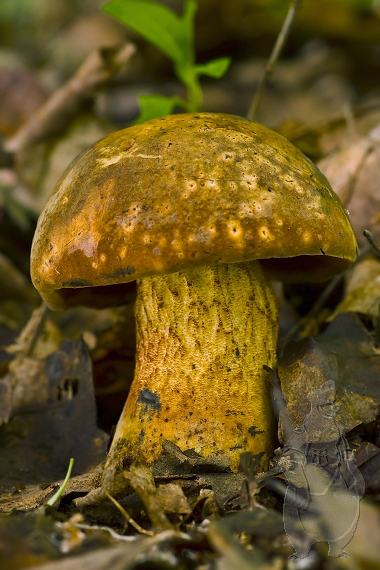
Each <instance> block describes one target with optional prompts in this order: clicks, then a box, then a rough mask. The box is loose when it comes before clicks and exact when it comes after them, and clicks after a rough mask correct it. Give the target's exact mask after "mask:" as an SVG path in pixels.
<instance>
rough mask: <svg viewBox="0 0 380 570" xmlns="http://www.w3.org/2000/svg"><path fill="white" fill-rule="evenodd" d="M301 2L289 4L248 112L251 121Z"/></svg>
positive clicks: (297, 0) (295, 1) (296, 0)
mask: <svg viewBox="0 0 380 570" xmlns="http://www.w3.org/2000/svg"><path fill="white" fill-rule="evenodd" d="M300 3H301V0H292V2H291V4H290V6H289V10H288V13H287V15H286V18H285V20H284V23H283V25H282V28H281V31H280V33H279V35H278V37H277V40H276V43H275V45H274V48H273V50H272V53H271V55H270V58H269V59H268V61H267V64H266V66H265V70H264V73H263V75H262V77H261V79H260V81H259V85H258V87H257V90H256V93H255V96H254V98H253V100H252V103H251V106H250V108H249V111H248V113H247V119H248V120H249V121H254V119H255V117H256V115H257V111H258V109H259V107H260V103H261V99H262V97H263V93H264V91H265V87H266V84H267V81H268V79H269V77H270V76H271V74H272V73H273V69H274V66H275V64H276V62H277V60H278V58H279V57H280V55H281V52H282V49H283V47H284V45H285V42H286V40H287V37H288V35H289V32H290V28H291V26H292V24H293V21H294V17H295V15H296V13H297V10H298V8H299V6H300Z"/></svg>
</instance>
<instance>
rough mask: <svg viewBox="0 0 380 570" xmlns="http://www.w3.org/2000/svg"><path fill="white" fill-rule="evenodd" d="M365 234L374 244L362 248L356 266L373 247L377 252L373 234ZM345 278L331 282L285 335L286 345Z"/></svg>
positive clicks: (339, 277) (318, 310)
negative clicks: (306, 312)
mask: <svg viewBox="0 0 380 570" xmlns="http://www.w3.org/2000/svg"><path fill="white" fill-rule="evenodd" d="M363 234H364V235H365V237H366V238H367V239H368V241H370V240H371V239H372V242H371V241H370V243H371V245H369V244H368V245H365V246H363V247H362V249H361V250H360V252H359V254H358V256H357V258H356V261H355V264H354V266H355V265H357V264H358V263H359V262H360V261H361V260H362V259H363V258H364V257H365V256H366V255H368V253H370V252H371V249H372V247H373V248H374V249H375V250H376V244H375V242H374V240H373V237H372V235H371V233H370V232H369V231H368V230H364V232H363ZM367 234H369V236H371V237H368V235H367ZM374 244H375V245H374ZM377 251H379V249H377ZM379 253H380V251H379ZM344 276H345V274H344V273H341V274H340V275H336V276H335V277H334V278H333V279H332V280H331V281H330V282H329V284H328V285H327V286H326V287H325V288H324V289H323V291H322V293H321V294H320V295H319V297H318V299H317V300H316V302H315V303H314V305H313V306H312V308H311V309H310V311H309V312H308V314H307V315H306V316H305V317H304V318H302V319H300V320H299V321H298V322H297V323H296V324H295V325H294V326H293V327H292V328H291V329H290V331H288V332H287V334H286V335H285V337H284V339H283V340H284V343H285V344H286V342H287V341H288V340H289V339H290V338H293V337H294V335H296V334H297V333H298V331H299V330H300V329H301V328H302V326H303V325H304V324H305V323H306V322H308V321H310V320H311V319H313V318H314V317H315V316H316V315H317V314H318V313H319V312H320V310H321V309H322V307H323V306H324V305H325V303H326V301H327V300H328V299H329V297H330V296H331V295H332V293H333V292H334V291H335V289H336V288H337V287H338V285H339V284H340V283H341V282H342V281H343V279H344Z"/></svg>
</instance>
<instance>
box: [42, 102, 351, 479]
mask: <svg viewBox="0 0 380 570" xmlns="http://www.w3.org/2000/svg"><path fill="white" fill-rule="evenodd" d="M356 253H357V244H356V240H355V236H354V233H353V231H352V228H351V224H350V222H349V219H348V217H347V214H346V212H345V211H344V209H343V207H342V205H341V203H340V202H339V199H338V198H337V196H336V195H335V194H334V192H333V191H332V190H331V188H330V186H329V184H328V182H327V180H326V178H325V177H324V176H323V175H322V174H321V173H320V172H319V170H318V169H317V168H316V167H315V166H314V165H313V164H312V163H311V162H310V161H309V160H308V159H307V158H306V157H305V156H304V155H303V154H302V153H301V152H300V151H299V150H298V149H296V148H295V147H294V146H293V145H292V144H290V143H289V142H288V141H287V140H286V139H285V138H283V137H282V136H280V135H278V134H276V133H275V132H273V131H271V130H269V129H267V128H266V127H264V126H262V125H259V124H256V123H253V122H250V121H247V120H245V119H242V118H240V117H236V116H232V115H226V114H209V113H201V114H182V115H172V116H167V117H162V118H159V119H154V120H152V121H148V122H146V123H144V124H142V125H137V126H133V127H130V128H127V129H124V130H122V131H119V132H115V133H113V134H110V135H108V136H107V137H105V138H104V139H102V140H101V141H99V142H97V143H96V144H95V145H94V146H93V147H92V148H90V149H89V150H87V151H85V152H84V153H82V154H81V155H80V156H79V157H78V158H77V159H76V160H75V161H74V162H73V163H72V164H71V165H70V166H69V168H68V169H67V171H66V172H65V173H64V175H63V177H62V178H61V180H60V181H59V182H58V185H57V187H56V189H55V191H54V192H53V193H52V195H51V197H50V199H49V201H48V203H47V204H46V207H45V209H44V211H43V212H42V214H41V216H40V218H39V221H38V226H37V230H36V233H35V236H34V240H33V245H32V253H31V275H32V280H33V283H34V285H35V287H36V288H37V289H38V290H39V292H40V294H41V296H42V298H43V299H44V300H45V301H46V303H47V305H48V306H49V307H50V308H52V309H64V308H66V307H70V306H74V305H77V304H80V303H86V304H89V305H91V304H93V305H95V306H99V303H100V304H103V305H106V304H115V305H116V304H118V303H119V304H120V303H122V302H123V299H124V302H125V299H127V297H128V295H130V287H131V282H132V281H134V280H136V282H137V298H136V304H135V318H136V327H137V347H136V368H135V376H134V380H133V383H132V386H131V390H130V394H129V396H128V398H127V402H126V404H125V407H124V410H123V412H122V415H121V417H120V420H119V422H118V426H117V429H116V433H115V437H114V440H113V444H112V447H111V450H110V454H109V457H108V464H107V467H106V470H107V469H109V470H111V471H113V472H115V470H117V469H120V468H121V467H122V465H124V466H125V465H128V464H130V463H131V462H132V461H144V462H146V463H148V464H153V463H154V462H156V461H157V460H158V459H159V457H160V455H161V452H162V446H163V443H164V441H165V440H169V441H170V442H172V443H174V444H175V445H177V446H178V447H179V448H180V449H181V450H182V451H185V450H189V449H192V450H194V451H195V452H196V453H198V454H199V455H201V456H202V457H210V458H216V457H221V456H222V457H227V458H228V460H229V462H230V468H231V470H232V471H235V472H236V471H237V470H238V467H239V457H240V454H241V453H242V452H244V451H251V452H252V453H253V454H256V453H259V452H266V453H269V452H270V451H271V449H272V445H273V427H274V421H273V414H272V408H271V401H270V395H269V389H268V385H267V383H266V381H265V377H264V372H263V365H264V364H265V365H268V366H270V367H274V366H275V363H276V341H277V334H278V314H277V313H278V309H277V301H276V298H275V295H274V292H273V290H272V287H271V284H270V280H271V279H272V280H273V279H280V280H286V281H296V282H299V281H305V282H308V281H323V280H326V279H329V278H331V277H333V276H334V275H336V274H338V273H340V272H342V271H344V270H345V269H347V268H348V267H350V266H351V265H352V263H353V262H354V260H355V257H356Z"/></svg>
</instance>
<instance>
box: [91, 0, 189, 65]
mask: <svg viewBox="0 0 380 570" xmlns="http://www.w3.org/2000/svg"><path fill="white" fill-rule="evenodd" d="M196 7H197V4H196V2H194V0H189V1H188V2H187V3H186V7H185V13H184V15H183V17H178V16H177V15H176V14H175V13H174V12H172V11H171V10H169V8H166V7H165V6H163V5H162V4H158V3H157V2H153V1H152V0H111V1H110V2H107V3H106V4H104V6H102V10H103V11H104V12H105V13H106V14H108V15H109V16H112V17H113V18H115V19H116V20H119V22H122V23H123V24H124V25H125V26H127V27H129V28H131V29H132V30H134V31H135V32H137V33H139V34H140V35H142V36H143V37H144V38H145V39H146V40H148V41H149V42H151V43H152V44H153V45H155V46H156V47H158V48H159V49H160V50H161V51H162V52H163V53H164V54H165V55H167V56H168V57H169V58H170V59H171V60H173V61H174V62H175V63H176V64H177V65H189V64H191V61H190V60H189V58H191V57H192V51H193V47H192V39H193V38H192V29H193V18H194V13H195V10H196Z"/></svg>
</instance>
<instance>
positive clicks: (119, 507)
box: [106, 491, 154, 536]
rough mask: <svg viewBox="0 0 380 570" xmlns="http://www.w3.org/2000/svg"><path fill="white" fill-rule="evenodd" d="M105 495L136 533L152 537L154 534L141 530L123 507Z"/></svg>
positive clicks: (111, 497) (108, 495)
mask: <svg viewBox="0 0 380 570" xmlns="http://www.w3.org/2000/svg"><path fill="white" fill-rule="evenodd" d="M106 495H107V497H108V498H109V500H110V501H112V502H113V504H114V505H115V507H116V508H117V509H118V510H119V511H120V512H121V514H122V515H123V517H124V518H125V520H126V521H127V522H128V523H129V524H130V525H131V526H133V528H134V529H135V530H137V532H140V533H141V534H147V535H148V536H154V532H152V531H150V530H145V528H142V526H140V525H139V524H138V523H137V522H136V521H135V520H133V518H132V517H131V516H130V515H129V514H128V513H127V511H126V510H125V509H124V507H123V506H122V505H121V504H120V503H118V501H117V500H116V499H115V498H114V497H113V496H112V495H110V494H109V493H108V492H107V491H106Z"/></svg>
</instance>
